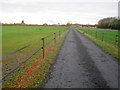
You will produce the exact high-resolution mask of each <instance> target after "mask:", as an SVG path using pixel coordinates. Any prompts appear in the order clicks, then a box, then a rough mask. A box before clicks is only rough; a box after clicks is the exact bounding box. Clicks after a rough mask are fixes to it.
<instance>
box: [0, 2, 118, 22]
mask: <svg viewBox="0 0 120 90" xmlns="http://www.w3.org/2000/svg"><path fill="white" fill-rule="evenodd" d="M118 1H119V0H0V22H2V23H14V22H15V23H20V22H21V21H22V20H24V21H25V23H27V24H43V23H48V24H57V23H60V24H66V23H67V22H68V21H71V22H72V23H81V24H96V23H97V22H98V20H99V19H101V18H106V17H117V16H118Z"/></svg>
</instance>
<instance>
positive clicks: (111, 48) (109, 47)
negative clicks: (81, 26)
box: [79, 31, 119, 59]
mask: <svg viewBox="0 0 120 90" xmlns="http://www.w3.org/2000/svg"><path fill="white" fill-rule="evenodd" d="M79 32H80V33H82V34H83V35H85V36H86V37H88V38H89V39H90V40H91V41H93V42H94V43H95V44H96V45H98V46H99V47H101V48H102V49H103V50H105V51H106V52H108V53H109V54H110V55H112V56H113V57H115V58H117V59H118V58H119V55H118V54H119V53H118V50H119V49H118V47H116V46H114V45H112V44H110V43H108V42H106V41H101V40H99V39H96V38H95V37H93V36H91V35H89V34H87V33H84V32H83V31H79Z"/></svg>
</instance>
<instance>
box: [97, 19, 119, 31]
mask: <svg viewBox="0 0 120 90" xmlns="http://www.w3.org/2000/svg"><path fill="white" fill-rule="evenodd" d="M98 28H109V29H118V30H120V20H119V19H118V18H116V17H109V18H104V19H101V20H99V22H98Z"/></svg>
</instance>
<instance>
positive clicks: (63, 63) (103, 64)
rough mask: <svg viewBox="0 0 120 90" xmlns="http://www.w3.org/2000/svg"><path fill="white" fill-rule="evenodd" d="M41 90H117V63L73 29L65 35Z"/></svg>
mask: <svg viewBox="0 0 120 90" xmlns="http://www.w3.org/2000/svg"><path fill="white" fill-rule="evenodd" d="M50 72H51V74H50V75H49V78H48V80H47V82H46V84H45V85H44V88H118V63H117V60H116V59H115V58H113V57H112V56H110V55H109V54H107V53H105V52H104V51H103V50H101V49H100V48H99V47H98V46H96V45H95V44H94V43H93V42H91V41H90V40H88V39H87V38H86V37H84V36H83V35H82V34H80V33H79V32H78V31H76V30H75V29H73V28H72V29H71V30H70V32H69V33H68V35H67V37H66V39H65V41H64V44H63V46H62V47H61V50H60V52H59V55H58V57H57V59H56V62H55V64H54V66H53V68H52V70H51V71H50Z"/></svg>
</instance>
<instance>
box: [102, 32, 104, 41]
mask: <svg viewBox="0 0 120 90" xmlns="http://www.w3.org/2000/svg"><path fill="white" fill-rule="evenodd" d="M103 37H104V33H102V41H103Z"/></svg>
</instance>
